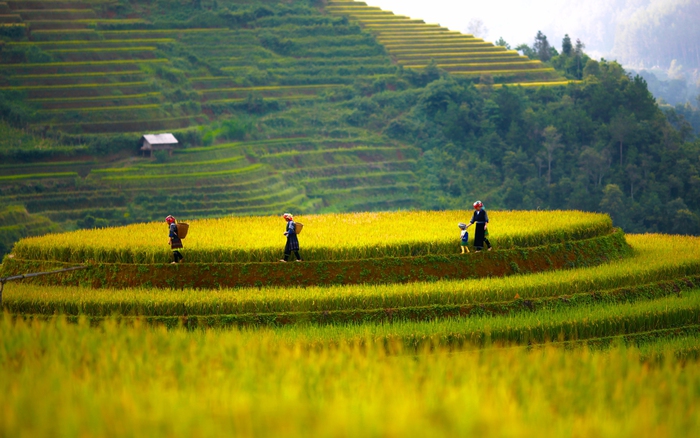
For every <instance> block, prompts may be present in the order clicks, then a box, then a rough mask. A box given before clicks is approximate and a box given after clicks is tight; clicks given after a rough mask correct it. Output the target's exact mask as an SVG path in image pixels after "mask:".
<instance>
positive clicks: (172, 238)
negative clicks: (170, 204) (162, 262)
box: [165, 215, 184, 264]
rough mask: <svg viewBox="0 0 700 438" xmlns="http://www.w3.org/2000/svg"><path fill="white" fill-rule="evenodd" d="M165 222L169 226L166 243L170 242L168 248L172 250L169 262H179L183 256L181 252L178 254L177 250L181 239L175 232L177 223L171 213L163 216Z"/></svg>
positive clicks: (180, 246) (180, 245)
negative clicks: (171, 259) (171, 258)
mask: <svg viewBox="0 0 700 438" xmlns="http://www.w3.org/2000/svg"><path fill="white" fill-rule="evenodd" d="M165 222H166V223H167V224H168V227H169V228H170V234H169V235H168V243H169V244H170V248H171V249H172V250H173V261H172V262H171V263H173V264H175V263H180V262H181V261H182V259H183V258H184V257H183V256H182V254H180V251H179V250H180V249H181V248H182V239H180V236H179V235H178V233H177V224H176V223H175V218H174V217H172V216H171V215H168V216H167V217H166V218H165Z"/></svg>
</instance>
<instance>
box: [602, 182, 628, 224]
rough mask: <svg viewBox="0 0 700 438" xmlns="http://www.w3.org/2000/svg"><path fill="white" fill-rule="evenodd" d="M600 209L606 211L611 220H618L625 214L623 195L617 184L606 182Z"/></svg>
mask: <svg viewBox="0 0 700 438" xmlns="http://www.w3.org/2000/svg"><path fill="white" fill-rule="evenodd" d="M599 206H600V209H601V210H603V211H604V212H606V213H608V214H609V215H610V217H612V218H613V221H616V222H618V223H619V222H620V221H622V220H623V218H624V216H625V195H624V194H623V193H622V190H620V186H618V185H617V184H608V185H607V186H605V188H604V189H603V199H601V200H600V204H599Z"/></svg>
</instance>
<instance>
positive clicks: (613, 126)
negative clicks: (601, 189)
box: [608, 113, 636, 167]
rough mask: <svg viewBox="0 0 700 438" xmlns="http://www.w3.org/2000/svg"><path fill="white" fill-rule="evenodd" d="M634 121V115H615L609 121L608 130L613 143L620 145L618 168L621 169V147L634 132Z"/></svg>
mask: <svg viewBox="0 0 700 438" xmlns="http://www.w3.org/2000/svg"><path fill="white" fill-rule="evenodd" d="M635 125H636V121H635V118H634V114H629V115H627V114H622V113H618V114H616V115H615V116H614V117H613V118H612V119H611V120H610V125H609V126H608V129H609V130H610V136H611V137H612V139H613V141H615V142H617V143H618V144H619V145H620V167H622V145H623V143H624V142H625V141H626V140H627V139H628V138H629V136H630V135H631V134H632V133H633V132H634V128H635Z"/></svg>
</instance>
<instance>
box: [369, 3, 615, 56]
mask: <svg viewBox="0 0 700 438" xmlns="http://www.w3.org/2000/svg"><path fill="white" fill-rule="evenodd" d="M364 1H366V3H367V4H368V5H371V6H378V7H380V8H382V9H385V10H390V11H393V12H394V13H396V14H400V15H408V16H409V17H411V18H422V19H424V20H425V21H426V22H427V23H439V24H441V25H442V26H445V27H448V28H450V29H451V30H458V31H461V32H464V31H465V30H466V28H467V25H468V24H469V21H470V20H472V19H473V18H479V19H481V20H482V21H483V22H484V25H485V26H486V28H487V29H488V34H487V35H486V37H485V39H486V40H488V41H495V40H497V39H498V38H499V37H501V36H502V37H503V38H504V39H505V40H506V41H507V42H508V43H509V44H510V45H511V46H512V47H515V46H517V45H519V44H521V43H527V44H529V45H532V43H533V40H534V37H535V34H537V31H538V30H541V31H543V32H544V33H545V35H547V38H548V39H549V41H550V44H552V45H553V46H555V47H556V48H557V49H559V48H560V47H561V40H562V38H563V36H564V34H565V33H569V35H570V36H571V38H572V40H573V41H576V38H581V40H582V41H583V42H584V43H585V44H586V46H587V52H589V53H590V54H592V55H594V56H596V57H597V56H602V55H608V53H609V52H610V50H611V49H612V45H613V42H614V41H612V39H613V38H612V35H606V33H605V32H603V31H602V30H603V29H598V27H601V26H604V25H605V21H608V22H611V20H613V19H614V18H613V17H611V16H610V14H608V15H606V13H612V11H606V9H607V8H606V5H605V4H606V3H608V2H605V1H603V0H583V1H578V2H575V1H565V0H500V1H497V2H486V1H483V0H479V1H476V0H364ZM618 1H619V0H618ZM628 1H629V0H628ZM611 3H612V2H611Z"/></svg>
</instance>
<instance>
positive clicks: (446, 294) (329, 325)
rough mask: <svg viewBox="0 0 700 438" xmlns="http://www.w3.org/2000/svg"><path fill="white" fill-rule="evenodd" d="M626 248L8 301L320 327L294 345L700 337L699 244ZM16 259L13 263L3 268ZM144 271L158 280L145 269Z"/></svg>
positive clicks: (15, 292) (23, 291)
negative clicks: (610, 256) (553, 258)
mask: <svg viewBox="0 0 700 438" xmlns="http://www.w3.org/2000/svg"><path fill="white" fill-rule="evenodd" d="M627 242H628V244H629V245H631V247H632V249H633V254H632V255H631V256H627V257H623V258H621V259H618V260H611V261H609V262H608V263H604V264H599V265H597V266H589V267H576V268H570V269H559V270H554V271H544V272H540V273H533V274H524V275H523V274H521V275H511V276H506V277H503V278H481V279H478V280H471V281H464V280H441V281H433V282H417V283H409V284H397V283H393V284H384V285H382V284H378V285H367V284H363V285H355V286H352V285H351V286H347V285H346V286H332V287H328V286H324V287H315V288H314V287H312V288H294V287H291V288H290V287H289V286H286V287H284V288H275V287H271V288H270V287H263V288H259V287H256V288H243V289H235V290H227V289H221V290H217V292H216V293H212V292H211V291H207V290H187V289H185V290H177V291H169V290H167V289H166V290H163V289H110V288H106V289H87V288H82V287H51V288H48V289H47V288H46V286H37V285H32V284H21V285H13V286H11V287H8V288H7V289H6V291H5V293H4V296H3V300H4V301H3V306H4V307H5V309H7V310H9V311H11V312H14V313H24V314H47V315H53V314H56V313H65V314H67V315H74V316H78V315H84V316H89V317H92V318H98V319H101V318H105V317H108V316H110V315H115V314H117V315H122V316H124V317H127V318H131V317H138V318H145V319H147V320H149V319H150V320H152V321H154V322H162V323H166V324H168V325H179V324H182V323H183V315H186V318H185V322H186V323H187V324H190V325H192V324H194V325H203V326H228V325H256V326H257V325H261V324H262V325H272V326H280V325H289V324H292V325H295V324H298V323H302V322H304V323H306V322H313V323H314V325H313V326H309V327H304V326H295V327H293V328H291V329H285V330H284V331H280V332H279V336H280V338H281V339H283V340H285V341H291V342H297V341H299V340H302V341H304V342H310V343H316V342H320V343H328V342H330V343H337V342H341V343H343V342H349V341H353V340H361V339H374V340H388V339H393V340H397V341H401V342H403V343H404V344H405V345H412V346H420V345H424V344H426V343H428V345H430V344H432V343H434V342H437V343H438V344H447V345H457V346H469V345H471V346H483V345H486V344H488V343H494V342H495V343H516V344H522V343H544V342H547V341H552V340H557V341H560V342H561V341H567V342H568V341H582V340H587V341H595V340H597V339H605V338H610V337H614V336H637V335H644V336H649V335H653V336H657V335H658V336H661V337H665V336H668V335H669V334H673V333H685V332H687V331H690V332H693V333H694V332H696V331H697V330H696V329H697V327H698V326H700V293H699V292H698V285H699V282H700V259H699V258H698V256H697V253H696V251H694V246H695V245H696V244H697V239H696V238H691V237H680V236H663V235H639V236H635V235H632V236H627ZM18 255H21V251H18ZM479 256H481V255H474V257H479ZM470 257H471V256H470ZM13 263H14V261H13V260H12V259H6V260H5V264H4V269H5V273H8V272H10V273H11V271H10V270H11V269H12V266H14V265H13ZM8 266H9V270H8ZM277 266H279V267H280V269H281V268H282V267H283V266H285V267H286V265H277ZM291 266H295V265H294V264H293V265H291ZM213 267H214V265H212V268H213ZM385 269H393V268H392V266H391V264H390V265H387V266H386V267H385ZM118 270H119V269H118ZM211 272H212V273H210V275H213V276H215V275H216V274H215V273H213V272H214V271H213V270H212V271H211ZM173 274H174V273H171V274H170V275H173ZM121 275H138V274H135V273H126V272H125V271H124V272H122V273H121ZM141 275H144V277H150V276H152V275H153V274H152V273H149V272H148V271H147V270H143V272H142V273H141ZM356 322H364V323H365V324H362V325H356V324H355V323H356ZM378 322H391V324H380V325H377V324H375V323H378ZM346 324H347V325H346Z"/></svg>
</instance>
